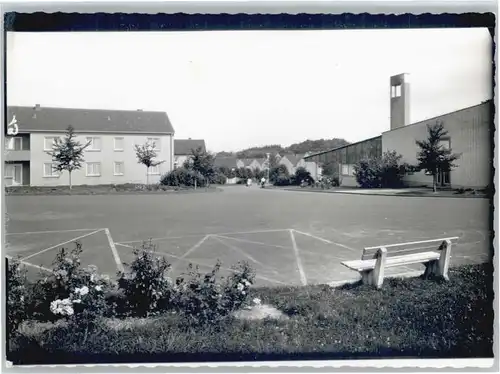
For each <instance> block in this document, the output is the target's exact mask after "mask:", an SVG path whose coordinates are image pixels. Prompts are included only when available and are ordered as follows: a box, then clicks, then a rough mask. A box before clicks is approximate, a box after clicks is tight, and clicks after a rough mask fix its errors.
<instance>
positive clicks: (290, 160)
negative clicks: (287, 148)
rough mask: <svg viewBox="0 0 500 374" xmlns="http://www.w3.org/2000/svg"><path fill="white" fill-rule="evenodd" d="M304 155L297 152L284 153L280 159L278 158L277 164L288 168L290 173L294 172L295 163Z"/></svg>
mask: <svg viewBox="0 0 500 374" xmlns="http://www.w3.org/2000/svg"><path fill="white" fill-rule="evenodd" d="M303 156H304V155H302V154H299V155H295V154H285V155H283V157H281V159H280V160H279V162H278V164H279V165H285V166H286V168H287V169H288V173H289V174H290V175H292V174H295V170H296V169H297V164H299V161H300V160H301V159H302V157H303Z"/></svg>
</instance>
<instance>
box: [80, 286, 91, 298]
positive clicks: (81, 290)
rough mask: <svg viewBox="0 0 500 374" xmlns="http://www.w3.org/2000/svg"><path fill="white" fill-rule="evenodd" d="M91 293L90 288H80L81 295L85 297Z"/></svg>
mask: <svg viewBox="0 0 500 374" xmlns="http://www.w3.org/2000/svg"><path fill="white" fill-rule="evenodd" d="M88 293H89V288H88V287H87V286H83V287H82V288H80V295H82V296H84V295H86V294H88Z"/></svg>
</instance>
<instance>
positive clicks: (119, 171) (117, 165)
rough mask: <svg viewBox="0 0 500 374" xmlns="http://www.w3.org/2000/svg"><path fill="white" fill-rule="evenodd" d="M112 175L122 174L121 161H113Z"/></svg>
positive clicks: (122, 165) (122, 166)
mask: <svg viewBox="0 0 500 374" xmlns="http://www.w3.org/2000/svg"><path fill="white" fill-rule="evenodd" d="M114 174H115V175H123V174H124V163H123V161H115V166H114Z"/></svg>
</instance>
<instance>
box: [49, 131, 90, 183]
mask: <svg viewBox="0 0 500 374" xmlns="http://www.w3.org/2000/svg"><path fill="white" fill-rule="evenodd" d="M75 137H76V134H75V129H74V128H73V126H68V128H67V130H66V136H65V137H64V139H62V140H61V139H60V138H55V141H54V144H53V145H52V151H48V152H47V154H49V155H50V156H52V162H53V163H54V166H53V168H54V169H55V170H57V171H58V172H62V171H64V170H66V171H67V172H68V175H69V189H70V190H71V189H72V184H71V173H72V172H73V171H74V170H78V169H80V168H81V167H82V163H83V162H84V161H85V159H84V157H83V151H84V150H85V148H87V147H88V146H89V145H90V142H88V143H87V144H85V145H82V144H81V143H80V142H78V141H76V140H75Z"/></svg>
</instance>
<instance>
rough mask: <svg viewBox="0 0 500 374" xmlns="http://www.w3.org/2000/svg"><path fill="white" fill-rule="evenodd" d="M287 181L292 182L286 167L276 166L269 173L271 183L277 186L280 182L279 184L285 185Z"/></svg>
mask: <svg viewBox="0 0 500 374" xmlns="http://www.w3.org/2000/svg"><path fill="white" fill-rule="evenodd" d="M286 180H288V181H289V180H290V173H289V172H288V169H287V167H286V166H285V165H278V166H275V167H273V168H271V170H270V171H269V181H270V182H271V183H274V184H276V183H277V182H278V181H279V183H285V181H286ZM288 183H289V182H288Z"/></svg>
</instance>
